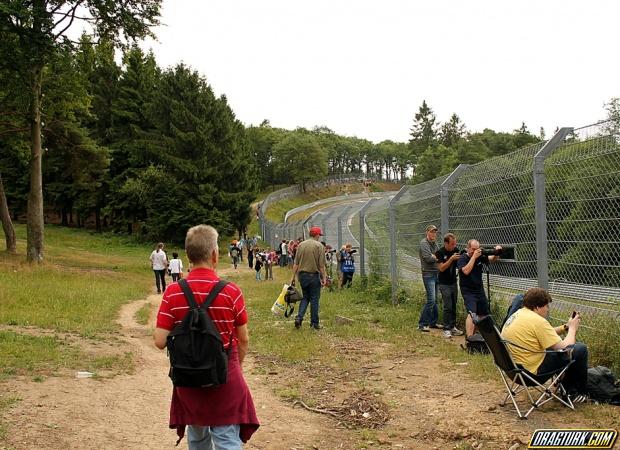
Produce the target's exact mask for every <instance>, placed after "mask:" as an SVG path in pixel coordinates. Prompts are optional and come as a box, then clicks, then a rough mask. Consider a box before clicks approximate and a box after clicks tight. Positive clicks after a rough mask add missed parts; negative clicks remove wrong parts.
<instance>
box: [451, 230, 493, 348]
mask: <svg viewBox="0 0 620 450" xmlns="http://www.w3.org/2000/svg"><path fill="white" fill-rule="evenodd" d="M501 251H502V247H501V246H500V245H497V246H496V247H495V254H494V255H491V256H488V255H485V254H483V253H482V249H481V248H480V242H478V241H477V240H475V239H470V240H469V241H468V242H467V249H466V252H465V253H463V254H462V255H461V257H460V258H459V260H458V263H457V268H458V270H459V287H460V288H461V295H462V296H463V300H464V301H465V309H466V310H467V311H468V312H469V313H471V314H468V315H467V319H466V320H465V333H466V336H467V337H469V336H471V335H472V334H474V321H473V319H472V314H473V315H476V316H488V315H489V300H488V299H487V296H486V294H485V292H484V283H483V282H482V272H483V269H484V267H483V266H484V265H488V264H489V263H490V262H493V261H495V260H497V259H498V258H499V256H498V253H501Z"/></svg>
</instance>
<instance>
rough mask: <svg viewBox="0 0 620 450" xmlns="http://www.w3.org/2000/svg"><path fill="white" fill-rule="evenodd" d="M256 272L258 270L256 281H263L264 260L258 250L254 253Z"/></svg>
mask: <svg viewBox="0 0 620 450" xmlns="http://www.w3.org/2000/svg"><path fill="white" fill-rule="evenodd" d="M254 261H255V262H254V270H256V279H257V280H258V281H261V278H260V270H261V269H262V268H263V259H262V257H261V254H260V253H259V251H258V249H256V251H255V252H254Z"/></svg>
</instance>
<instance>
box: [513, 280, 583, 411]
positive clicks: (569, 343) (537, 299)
mask: <svg viewBox="0 0 620 450" xmlns="http://www.w3.org/2000/svg"><path fill="white" fill-rule="evenodd" d="M550 303H551V295H549V293H548V292H547V291H545V290H544V289H541V288H532V289H529V290H528V291H527V292H526V293H525V296H524V297H523V308H521V309H519V310H517V312H515V313H514V314H513V315H512V316H510V318H509V319H508V320H507V321H506V324H505V325H504V328H503V329H502V337H503V338H504V339H507V340H508V341H510V342H511V343H512V344H515V345H510V347H509V348H510V352H511V353H512V355H513V357H514V360H515V362H516V363H517V364H521V365H522V366H523V367H524V368H525V369H527V370H528V371H529V372H531V373H533V374H536V375H541V376H544V374H548V373H550V372H553V371H554V370H556V369H559V368H562V367H564V366H565V365H566V364H567V363H568V361H569V358H568V355H567V354H566V353H554V352H550V353H545V350H547V349H552V350H562V349H569V348H570V349H572V351H571V358H570V359H572V360H573V363H572V364H571V366H570V367H569V368H568V370H567V371H566V375H565V376H564V378H563V379H562V385H563V386H564V387H565V388H566V390H567V392H568V394H569V395H570V397H571V400H572V401H573V402H574V403H581V402H583V401H586V400H587V396H586V395H585V392H586V382H587V377H588V348H587V347H586V345H585V344H583V343H581V342H577V341H576V336H577V330H578V329H579V325H580V324H581V315H580V314H579V313H576V312H573V315H572V317H571V318H570V319H569V320H568V322H567V323H566V324H564V325H560V326H559V327H555V328H554V327H552V326H551V324H550V323H549V322H548V321H547V317H548V316H549V306H550ZM563 333H566V337H565V338H564V339H562V338H561V337H560V335H561V334H563ZM547 378H548V377H547ZM542 381H544V380H542Z"/></svg>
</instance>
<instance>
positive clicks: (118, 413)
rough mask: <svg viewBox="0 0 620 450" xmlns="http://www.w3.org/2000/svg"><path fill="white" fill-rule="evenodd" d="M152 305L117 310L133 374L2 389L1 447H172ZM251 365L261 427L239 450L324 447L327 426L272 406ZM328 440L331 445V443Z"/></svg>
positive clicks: (71, 377)
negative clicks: (143, 320) (140, 319)
mask: <svg viewBox="0 0 620 450" xmlns="http://www.w3.org/2000/svg"><path fill="white" fill-rule="evenodd" d="M160 301H161V296H160V295H151V296H149V297H148V298H147V299H146V300H139V301H135V302H133V303H129V304H127V305H124V306H123V307H122V308H121V311H120V314H119V318H118V323H119V324H120V325H121V327H122V328H121V338H120V344H119V345H122V346H125V347H127V350H128V351H132V352H133V353H134V355H135V360H136V370H135V374H132V375H120V376H116V377H114V378H111V379H96V378H77V377H75V373H73V372H71V373H66V374H63V375H64V376H58V377H50V378H47V379H45V380H44V381H43V382H40V383H36V382H32V381H29V380H25V379H14V380H11V381H8V382H7V383H5V384H4V387H5V388H6V391H7V392H9V393H11V394H12V395H17V396H18V397H19V398H20V400H21V401H20V402H18V403H17V404H16V405H15V406H14V407H13V408H11V409H10V410H9V413H7V414H6V417H5V419H6V422H8V423H9V424H10V427H9V429H8V433H7V439H6V440H7V444H8V447H7V448H14V449H24V450H25V449H85V448H101V449H171V448H174V443H175V440H176V434H175V432H174V431H173V430H170V429H168V427H167V424H168V408H169V402H170V394H171V383H170V380H169V379H168V377H167V369H168V360H167V358H166V355H165V353H164V352H162V351H159V350H157V349H156V348H155V347H154V346H153V344H152V339H151V329H152V326H153V323H154V315H155V312H156V308H157V307H158V306H159V302H160ZM145 302H148V303H150V304H151V305H153V309H152V314H151V318H150V320H149V325H148V326H143V325H139V324H138V323H137V322H136V321H135V319H134V315H135V313H136V311H137V310H138V309H140V308H141V307H142V306H143V305H144V304H145ZM253 366H254V361H253V357H252V355H249V356H248V358H247V360H246V363H245V366H244V372H245V374H246V378H247V381H248V384H249V385H250V389H251V391H252V394H253V396H254V400H255V405H256V408H257V411H258V414H259V417H260V418H261V422H262V426H261V429H260V432H259V433H257V434H256V435H255V437H254V438H252V440H251V442H250V443H249V444H248V445H247V446H246V448H248V449H293V448H299V449H301V448H308V443H313V442H317V443H318V442H321V441H323V442H325V439H326V430H329V429H330V428H332V429H333V427H332V426H331V425H330V423H329V421H328V419H327V418H325V417H323V416H320V415H317V414H314V413H311V412H308V411H306V410H304V409H300V408H294V407H292V406H291V405H289V404H286V403H283V402H282V401H280V400H279V399H278V398H277V397H275V396H274V394H273V393H272V391H271V388H270V384H269V380H268V379H267V378H268V377H267V376H260V375H253ZM292 424H294V432H293V431H292ZM332 434H333V436H331V438H333V439H337V436H336V435H335V434H334V433H332ZM327 437H330V433H329V432H328V433H327ZM184 445H186V444H182V446H184ZM0 448H1V447H0ZM323 448H325V447H323ZM330 448H331V447H330Z"/></svg>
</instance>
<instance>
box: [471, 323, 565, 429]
mask: <svg viewBox="0 0 620 450" xmlns="http://www.w3.org/2000/svg"><path fill="white" fill-rule="evenodd" d="M477 325H478V330H479V331H480V334H481V335H482V337H483V338H484V341H485V342H486V344H487V347H489V350H490V352H491V354H492V355H493V359H494V361H495V367H497V370H498V371H499V374H500V375H501V377H502V381H503V382H504V385H505V386H506V390H507V391H508V394H506V397H505V398H504V400H503V401H502V402H501V403H500V405H501V406H505V405H506V402H507V401H508V398H510V400H512V404H513V405H514V407H515V409H516V410H517V415H518V416H519V418H520V419H527V416H529V414H530V413H531V412H532V411H534V409H536V408H538V407H540V406H542V405H544V404H545V403H547V402H549V401H551V400H553V399H555V400H558V401H559V402H561V403H562V404H563V405H565V406H568V407H569V408H570V409H575V407H574V406H573V402H572V401H571V399H570V398H569V396H568V395H567V393H566V389H565V388H564V386H562V378H563V377H564V374H565V373H566V370H567V369H568V368H569V367H570V365H571V364H572V363H573V361H572V358H571V352H572V349H562V350H545V351H541V352H534V351H531V350H529V349H527V348H524V347H521V346H520V345H517V344H515V343H513V342H510V341H508V340H506V339H502V337H501V335H500V332H499V330H498V329H497V327H496V326H495V324H494V323H493V319H492V317H491V316H486V317H484V318H483V319H481V320H480V321H478V322H477ZM509 346H514V347H518V348H520V349H523V350H526V351H528V352H532V353H566V354H567V355H568V356H569V359H568V361H567V362H566V365H565V366H563V367H561V368H559V369H557V370H555V371H552V372H549V373H543V374H533V373H531V372H529V371H527V370H526V369H524V368H523V366H521V365H520V364H515V362H514V361H513V359H512V355H511V354H510V349H509ZM521 392H525V393H526V394H527V397H528V399H529V402H530V405H531V406H530V409H529V410H528V411H527V412H526V413H525V414H523V413H522V412H521V409H520V408H519V405H518V404H517V400H516V396H517V395H518V394H519V393H521ZM539 394H540V395H539ZM535 397H537V398H536V399H535Z"/></svg>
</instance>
